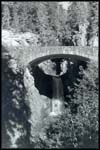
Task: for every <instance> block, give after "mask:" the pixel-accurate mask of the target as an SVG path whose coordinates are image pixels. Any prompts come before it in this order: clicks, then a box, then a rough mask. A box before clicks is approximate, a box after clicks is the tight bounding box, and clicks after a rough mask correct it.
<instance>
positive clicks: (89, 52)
mask: <svg viewBox="0 0 100 150" xmlns="http://www.w3.org/2000/svg"><path fill="white" fill-rule="evenodd" d="M6 50H7V51H8V53H9V55H11V57H12V58H14V59H15V60H16V61H17V64H18V65H19V66H21V67H23V68H26V67H27V66H28V65H29V64H30V63H33V64H38V63H40V62H42V61H44V60H46V59H50V58H66V57H71V58H75V59H79V60H84V61H89V60H93V61H98V47H90V46H85V47H78V46H52V47H50V46H48V47H34V46H26V47H24V46H21V47H13V46H12V47H11V46H10V47H6Z"/></svg>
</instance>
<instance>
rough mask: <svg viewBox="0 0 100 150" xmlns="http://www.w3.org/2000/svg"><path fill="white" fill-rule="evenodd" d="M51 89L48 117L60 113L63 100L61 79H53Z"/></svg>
mask: <svg viewBox="0 0 100 150" xmlns="http://www.w3.org/2000/svg"><path fill="white" fill-rule="evenodd" d="M52 88H53V94H52V104H51V113H50V115H58V114H61V113H62V108H63V100H64V93H63V84H62V80H61V78H59V77H53V82H52Z"/></svg>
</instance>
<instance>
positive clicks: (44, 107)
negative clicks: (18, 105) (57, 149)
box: [24, 69, 51, 141]
mask: <svg viewBox="0 0 100 150" xmlns="http://www.w3.org/2000/svg"><path fill="white" fill-rule="evenodd" d="M24 84H25V87H26V89H27V94H26V103H27V105H28V106H29V108H30V113H31V115H30V119H29V122H30V124H31V140H32V141H33V139H34V138H33V137H34V136H35V135H37V134H38V133H39V131H40V129H41V128H42V125H43V121H44V119H45V117H47V116H48V115H49V113H50V107H49V106H50V102H51V101H50V99H49V98H48V97H46V96H44V95H40V94H39V91H38V90H37V88H36V87H35V85H34V78H33V76H31V74H30V72H29V70H28V69H26V71H25V75H24Z"/></svg>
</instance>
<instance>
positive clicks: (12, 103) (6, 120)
mask: <svg viewBox="0 0 100 150" xmlns="http://www.w3.org/2000/svg"><path fill="white" fill-rule="evenodd" d="M11 60H12V58H10V56H9V55H8V56H7V58H3V59H2V63H3V64H2V147H3V148H10V147H11V146H12V141H11V137H12V138H13V137H14V136H15V133H14V129H15V128H16V129H18V130H19V131H20V132H21V133H22V136H23V139H24V141H25V139H26V137H27V134H29V133H28V130H27V128H28V129H29V125H28V122H27V119H26V118H27V117H28V116H29V110H28V107H27V106H26V104H25V101H24V98H25V97H24V95H25V88H24V84H23V70H17V72H16V73H15V72H14V71H13V69H12V68H11V67H10V63H11V62H10V61H11ZM8 133H10V134H8ZM9 135H10V136H9ZM20 140H21V139H20ZM20 140H18V142H17V144H18V145H19V147H20V142H21V145H22V143H23V142H22V141H20ZM27 143H28V139H27V142H26V144H27ZM24 145H25V143H24Z"/></svg>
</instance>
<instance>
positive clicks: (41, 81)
mask: <svg viewBox="0 0 100 150" xmlns="http://www.w3.org/2000/svg"><path fill="white" fill-rule="evenodd" d="M31 74H32V75H33V76H34V80H35V86H36V88H37V89H38V90H39V93H40V94H41V95H45V96H47V97H49V98H52V76H50V75H47V74H44V72H43V71H42V69H40V68H39V67H38V66H37V67H36V68H35V70H34V71H32V69H31Z"/></svg>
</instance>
